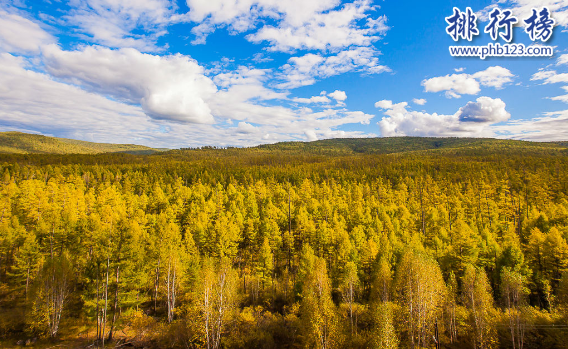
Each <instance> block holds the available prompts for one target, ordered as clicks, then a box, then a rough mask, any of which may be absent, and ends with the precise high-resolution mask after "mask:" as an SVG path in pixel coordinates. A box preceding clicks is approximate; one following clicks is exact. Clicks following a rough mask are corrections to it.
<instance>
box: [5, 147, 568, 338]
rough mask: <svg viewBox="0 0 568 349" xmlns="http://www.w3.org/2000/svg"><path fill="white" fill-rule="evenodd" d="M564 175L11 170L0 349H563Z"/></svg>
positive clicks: (544, 168)
mask: <svg viewBox="0 0 568 349" xmlns="http://www.w3.org/2000/svg"><path fill="white" fill-rule="evenodd" d="M220 154H221V155H220ZM93 159H99V160H101V161H98V160H93ZM567 160H568V159H567V157H566V155H562V154H561V153H557V152H555V153H553V154H549V155H546V154H542V153H539V154H537V155H533V156H526V155H525V154H524V153H522V152H516V153H515V152H508V153H505V154H503V153H502V152H492V153H491V154H490V155H487V156H467V155H463V154H461V155H460V154H456V153H451V154H450V153H423V154H420V156H418V155H401V154H391V155H352V156H343V157H326V156H318V155H309V154H303V155H302V154H279V153H275V152H266V151H261V150H258V149H256V150H255V149H252V150H245V149H227V150H219V149H205V150H188V151H178V152H170V153H168V154H166V155H160V156H146V157H142V156H138V157H137V156H127V155H108V154H106V155H100V156H99V155H97V156H95V157H93V156H79V155H73V156H29V155H26V156H15V155H10V156H5V157H4V161H5V162H4V163H3V164H2V165H1V166H0V314H1V316H0V343H2V341H4V343H12V342H14V343H15V341H16V340H19V339H23V338H34V337H40V338H45V340H48V339H49V338H63V339H66V340H79V341H80V342H81V343H84V344H85V345H89V344H93V345H94V346H100V347H102V346H104V345H108V343H109V342H112V346H114V345H115V343H116V341H117V339H120V340H124V339H125V338H127V339H128V341H129V342H130V343H133V344H134V345H140V346H146V347H152V346H153V347H160V348H162V347H172V348H296V347H307V348H396V347H403V348H409V347H414V348H415V347H425V348H428V347H435V346H436V345H437V344H439V345H440V346H441V347H445V348H464V347H470V348H499V347H503V348H504V347H513V348H519V349H520V348H545V347H548V348H561V347H565V346H566V345H565V343H566V341H567V340H568V273H566V268H567V267H568V244H567V242H566V241H567V238H568V197H567V193H568V161H567ZM97 163H100V164H97Z"/></svg>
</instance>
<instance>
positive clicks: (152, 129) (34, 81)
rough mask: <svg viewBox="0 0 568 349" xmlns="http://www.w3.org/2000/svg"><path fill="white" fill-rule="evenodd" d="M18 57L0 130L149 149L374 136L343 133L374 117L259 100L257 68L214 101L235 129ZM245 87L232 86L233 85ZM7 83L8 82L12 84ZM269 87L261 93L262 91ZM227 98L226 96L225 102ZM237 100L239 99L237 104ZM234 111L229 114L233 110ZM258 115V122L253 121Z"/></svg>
mask: <svg viewBox="0 0 568 349" xmlns="http://www.w3.org/2000/svg"><path fill="white" fill-rule="evenodd" d="M28 65H31V64H29V63H27V61H26V60H25V59H23V58H21V57H14V56H11V55H9V54H0V81H2V82H3V84H2V85H0V130H3V131H7V130H20V131H27V132H34V133H42V134H47V135H57V136H61V137H68V138H74V139H83V140H88V141H95V142H111V143H112V142H114V143H116V142H122V143H135V144H143V145H148V146H152V147H172V148H177V147H188V146H200V145H210V144H216V145H220V146H225V145H237V146H250V145H256V144H259V143H266V142H278V141H286V140H305V139H306V134H305V130H312V131H313V132H314V134H315V135H316V137H317V138H319V139H322V138H333V137H369V136H375V135H374V134H372V133H364V132H359V131H341V130H337V129H336V128H337V127H339V126H342V125H345V124H349V123H361V124H369V122H370V120H371V119H372V118H373V115H370V114H365V113H362V112H352V111H347V110H345V109H332V108H328V109H325V110H323V111H320V112H312V111H310V110H308V109H305V108H300V109H297V110H292V109H289V108H284V107H281V106H266V105H260V104H257V103H259V102H258V101H256V103H255V102H254V101H251V100H256V98H252V97H251V98H250V99H249V97H250V96H251V95H250V94H248V95H246V96H245V95H242V94H241V93H243V92H242V91H244V90H246V86H247V85H249V86H250V85H253V83H252V81H254V80H255V79H254V78H250V76H255V75H256V76H261V75H260V74H258V72H255V71H253V72H247V71H245V70H241V72H242V74H243V75H247V74H248V75H249V77H245V78H236V79H234V80H232V81H234V83H235V84H236V85H229V87H228V88H227V89H222V90H221V91H219V93H224V95H219V96H216V98H219V100H216V101H213V102H211V105H212V106H213V107H214V108H221V107H223V108H224V109H222V110H221V111H224V112H228V114H230V115H234V116H235V118H234V119H236V120H237V121H238V122H237V127H221V126H218V125H209V124H184V123H172V122H169V121H168V120H156V119H152V118H150V117H148V116H147V115H146V114H145V111H144V110H143V109H142V108H141V107H139V106H135V105H131V104H126V103H121V102H119V101H116V100H110V99H107V98H104V97H102V96H100V95H98V94H95V93H91V92H87V91H84V90H83V89H81V88H79V87H77V86H73V85H68V84H65V83H62V82H59V81H55V80H53V79H52V78H51V77H50V76H49V75H47V74H42V73H38V72H34V71H31V70H28V69H26V67H27V66H28ZM239 84H244V85H241V86H243V87H245V88H243V89H237V90H234V89H232V87H236V86H239ZM8 86H9V87H8ZM263 93H264V92H263ZM225 97H227V98H228V99H227V100H225V101H223V99H224V98H225ZM234 101H236V102H237V103H236V104H233V102H234ZM231 107H234V108H235V113H234V114H232V113H230V108H231ZM252 120H256V121H258V123H257V122H255V121H252Z"/></svg>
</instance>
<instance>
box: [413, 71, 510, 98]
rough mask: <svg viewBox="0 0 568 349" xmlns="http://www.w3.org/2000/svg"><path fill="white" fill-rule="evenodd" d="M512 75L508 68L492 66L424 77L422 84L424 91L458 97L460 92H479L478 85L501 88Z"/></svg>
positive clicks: (472, 93)
mask: <svg viewBox="0 0 568 349" xmlns="http://www.w3.org/2000/svg"><path fill="white" fill-rule="evenodd" d="M513 77H514V75H513V74H512V73H511V72H510V71H509V69H507V68H503V67H500V66H493V67H489V68H487V69H485V70H482V71H479V72H477V73H475V74H451V75H445V76H438V77H434V78H430V79H426V80H424V81H422V86H424V91H426V92H440V91H446V97H448V98H460V97H461V95H462V94H469V95H475V94H477V93H479V91H481V89H480V85H482V86H486V87H494V88H496V89H501V88H503V85H505V84H507V83H509V82H511V81H512V78H513Z"/></svg>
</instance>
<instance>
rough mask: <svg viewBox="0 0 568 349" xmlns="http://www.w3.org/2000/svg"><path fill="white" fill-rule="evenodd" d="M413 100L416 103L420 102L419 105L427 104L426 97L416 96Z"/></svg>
mask: <svg viewBox="0 0 568 349" xmlns="http://www.w3.org/2000/svg"><path fill="white" fill-rule="evenodd" d="M412 102H413V103H414V104H418V105H424V104H426V100H425V99H424V98H414V99H413V100H412Z"/></svg>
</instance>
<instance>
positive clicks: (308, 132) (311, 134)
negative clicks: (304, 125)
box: [304, 130, 318, 142]
mask: <svg viewBox="0 0 568 349" xmlns="http://www.w3.org/2000/svg"><path fill="white" fill-rule="evenodd" d="M304 133H305V134H306V138H308V141H310V142H313V141H317V140H318V136H317V135H316V133H315V131H313V130H306V131H304Z"/></svg>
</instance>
